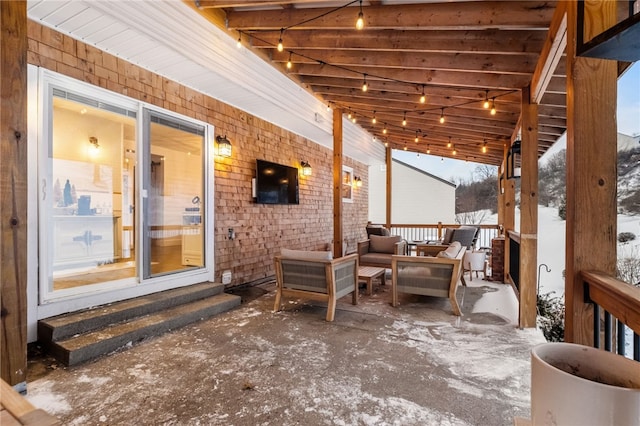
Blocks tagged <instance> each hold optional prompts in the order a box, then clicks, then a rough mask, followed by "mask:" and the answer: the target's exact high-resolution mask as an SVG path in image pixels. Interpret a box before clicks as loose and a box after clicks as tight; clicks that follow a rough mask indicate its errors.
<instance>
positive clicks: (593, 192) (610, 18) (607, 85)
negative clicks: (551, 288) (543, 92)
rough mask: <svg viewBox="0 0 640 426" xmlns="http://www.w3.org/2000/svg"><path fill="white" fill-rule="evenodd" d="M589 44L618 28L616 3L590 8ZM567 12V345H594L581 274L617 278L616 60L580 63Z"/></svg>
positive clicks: (574, 18) (572, 8) (574, 21)
mask: <svg viewBox="0 0 640 426" xmlns="http://www.w3.org/2000/svg"><path fill="white" fill-rule="evenodd" d="M583 4H584V7H585V16H584V21H583V22H584V31H583V34H584V41H588V40H590V39H591V38H593V37H594V36H595V35H597V34H599V33H601V32H602V31H604V30H606V29H607V28H609V27H611V26H613V25H614V24H615V23H616V2H612V1H607V0H598V1H596V0H594V1H590V2H584V3H583ZM566 7H567V25H568V28H567V236H566V277H565V307H566V311H565V313H566V315H565V335H564V339H565V341H566V342H573V343H579V344H584V345H592V344H593V307H592V305H590V304H587V303H585V298H584V296H585V295H584V284H583V282H582V280H581V279H580V276H579V275H580V271H583V270H598V271H602V272H604V273H607V274H611V275H615V272H616V231H617V215H616V197H617V188H616V179H617V173H616V168H617V163H616V162H617V123H616V102H617V93H616V91H617V69H618V68H617V66H618V64H617V62H616V61H610V60H603V59H592V58H578V57H576V42H577V40H578V37H579V34H578V28H580V27H581V25H580V23H579V22H578V19H579V18H578V2H574V1H570V2H567V3H566Z"/></svg>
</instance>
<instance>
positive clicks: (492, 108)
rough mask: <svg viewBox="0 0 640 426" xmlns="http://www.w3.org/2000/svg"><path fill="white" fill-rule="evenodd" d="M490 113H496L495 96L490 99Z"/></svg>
mask: <svg viewBox="0 0 640 426" xmlns="http://www.w3.org/2000/svg"><path fill="white" fill-rule="evenodd" d="M491 115H496V98H493V99H492V100H491Z"/></svg>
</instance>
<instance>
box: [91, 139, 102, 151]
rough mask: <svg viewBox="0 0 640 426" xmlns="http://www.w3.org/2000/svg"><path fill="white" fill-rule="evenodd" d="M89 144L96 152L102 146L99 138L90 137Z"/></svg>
mask: <svg viewBox="0 0 640 426" xmlns="http://www.w3.org/2000/svg"><path fill="white" fill-rule="evenodd" d="M89 143H90V144H91V145H93V149H95V150H96V151H97V150H98V149H100V144H98V138H96V137H95V136H89Z"/></svg>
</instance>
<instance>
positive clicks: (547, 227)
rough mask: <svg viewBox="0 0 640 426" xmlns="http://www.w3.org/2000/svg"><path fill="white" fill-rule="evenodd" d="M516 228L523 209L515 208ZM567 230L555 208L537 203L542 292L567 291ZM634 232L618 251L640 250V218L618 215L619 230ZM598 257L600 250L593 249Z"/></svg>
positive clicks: (490, 219)
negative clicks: (565, 271) (634, 237)
mask: <svg viewBox="0 0 640 426" xmlns="http://www.w3.org/2000/svg"><path fill="white" fill-rule="evenodd" d="M515 220H516V229H520V210H519V209H516V215H515ZM484 223H497V215H491V216H487V217H486V219H485V221H484ZM565 232H566V222H565V221H564V220H562V219H560V217H559V216H558V209H557V208H556V207H544V206H538V265H543V264H544V265H546V266H547V267H548V268H549V269H550V272H547V271H546V269H545V267H544V266H541V267H540V268H539V271H540V274H539V277H538V282H539V283H540V290H539V293H540V294H545V293H549V292H552V291H553V292H555V293H554V295H557V296H561V295H563V294H564V269H565ZM621 232H632V233H634V234H635V235H636V239H635V240H634V241H631V242H629V243H627V244H618V253H619V254H622V253H627V254H628V253H631V252H633V251H634V250H635V252H636V253H638V252H639V251H640V217H638V216H626V215H618V230H617V233H618V234H620V233H621ZM594 256H597V250H594Z"/></svg>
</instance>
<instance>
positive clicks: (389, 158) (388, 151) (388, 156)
mask: <svg viewBox="0 0 640 426" xmlns="http://www.w3.org/2000/svg"><path fill="white" fill-rule="evenodd" d="M385 154H386V157H385V161H386V162H387V206H386V207H387V218H386V222H385V228H387V229H391V197H392V196H393V194H392V193H391V192H392V191H391V172H392V170H391V168H392V166H393V161H392V160H393V159H392V154H391V148H390V147H387V148H386V150H385Z"/></svg>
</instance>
